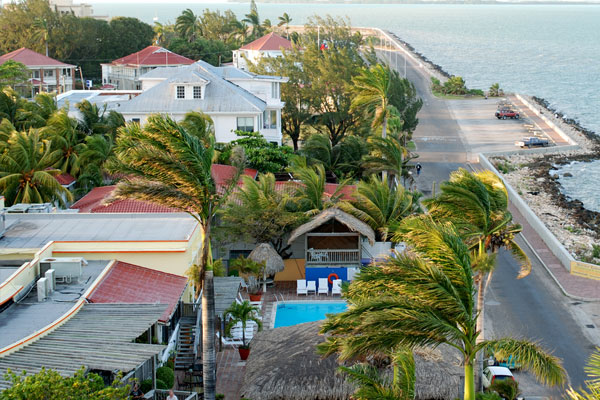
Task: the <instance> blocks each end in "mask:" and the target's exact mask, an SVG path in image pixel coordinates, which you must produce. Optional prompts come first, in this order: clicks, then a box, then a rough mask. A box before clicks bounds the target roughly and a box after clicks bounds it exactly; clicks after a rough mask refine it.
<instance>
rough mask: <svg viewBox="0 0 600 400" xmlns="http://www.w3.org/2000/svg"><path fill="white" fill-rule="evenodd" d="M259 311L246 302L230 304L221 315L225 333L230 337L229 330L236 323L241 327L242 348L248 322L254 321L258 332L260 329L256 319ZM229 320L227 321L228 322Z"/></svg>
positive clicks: (260, 324) (260, 326)
mask: <svg viewBox="0 0 600 400" xmlns="http://www.w3.org/2000/svg"><path fill="white" fill-rule="evenodd" d="M258 312H259V309H258V307H256V306H253V305H252V304H250V302H249V301H248V300H245V301H244V302H242V303H237V302H234V303H232V304H231V305H230V306H229V308H228V309H227V310H225V313H224V314H223V320H224V321H227V325H226V326H225V333H226V334H227V335H230V332H231V328H233V327H234V326H235V325H237V324H238V323H241V325H242V346H240V347H246V346H247V344H246V326H247V324H248V322H249V321H254V322H255V323H256V324H257V325H258V330H261V329H262V321H261V320H260V318H259V317H258ZM228 319H229V320H228Z"/></svg>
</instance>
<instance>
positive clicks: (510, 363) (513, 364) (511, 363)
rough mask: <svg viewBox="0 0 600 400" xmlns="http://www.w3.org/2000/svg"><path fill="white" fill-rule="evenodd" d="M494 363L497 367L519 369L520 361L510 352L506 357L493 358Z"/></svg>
mask: <svg viewBox="0 0 600 400" xmlns="http://www.w3.org/2000/svg"><path fill="white" fill-rule="evenodd" d="M494 365H497V366H499V367H506V368H508V369H521V363H520V362H519V360H517V357H515V356H514V355H512V354H510V355H509V356H508V357H506V359H503V360H499V359H495V363H494Z"/></svg>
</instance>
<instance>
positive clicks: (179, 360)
mask: <svg viewBox="0 0 600 400" xmlns="http://www.w3.org/2000/svg"><path fill="white" fill-rule="evenodd" d="M195 332H196V318H195V317H183V318H181V319H180V320H179V334H178V336H177V354H176V355H175V369H176V370H178V369H186V368H189V367H190V365H192V364H193V363H194V357H195V356H194V334H195Z"/></svg>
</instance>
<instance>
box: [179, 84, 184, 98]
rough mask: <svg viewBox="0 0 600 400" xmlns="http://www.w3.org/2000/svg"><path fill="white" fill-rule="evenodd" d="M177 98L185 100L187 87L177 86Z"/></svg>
mask: <svg viewBox="0 0 600 400" xmlns="http://www.w3.org/2000/svg"><path fill="white" fill-rule="evenodd" d="M177 98H178V99H185V86H177Z"/></svg>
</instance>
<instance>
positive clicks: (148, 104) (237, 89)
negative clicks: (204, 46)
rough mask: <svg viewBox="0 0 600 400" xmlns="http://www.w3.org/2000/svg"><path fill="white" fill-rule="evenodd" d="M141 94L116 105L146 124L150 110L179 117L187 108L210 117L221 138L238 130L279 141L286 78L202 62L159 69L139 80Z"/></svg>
mask: <svg viewBox="0 0 600 400" xmlns="http://www.w3.org/2000/svg"><path fill="white" fill-rule="evenodd" d="M139 80H140V82H141V87H142V93H141V94H140V95H138V96H137V97H135V98H133V99H131V100H129V101H127V102H121V103H119V106H118V107H115V108H113V109H114V110H115V111H118V112H120V113H122V114H123V116H124V117H125V119H126V120H128V121H137V122H140V123H141V124H144V123H145V121H146V119H147V118H148V116H149V115H150V114H154V113H164V114H168V115H170V116H171V117H172V118H174V119H175V120H181V119H183V117H184V116H185V114H186V113H187V112H190V111H201V112H203V113H205V114H207V115H209V116H210V117H211V118H212V120H213V122H214V127H215V138H216V141H217V142H221V143H228V142H231V141H233V140H236V139H237V138H238V137H237V135H236V134H235V132H234V131H236V130H241V131H247V132H260V134H262V136H263V137H264V138H265V139H267V140H268V141H269V142H273V143H277V144H278V145H281V109H282V108H283V105H284V103H283V102H282V101H281V96H280V85H281V83H283V82H287V78H283V77H278V76H266V75H256V74H253V73H250V72H247V71H242V70H240V69H237V68H235V67H232V66H224V67H214V66H212V65H210V64H208V63H206V62H204V61H198V62H196V63H194V64H192V65H188V66H182V67H177V68H157V69H154V70H152V71H150V72H148V73H146V74H144V75H142V76H141V77H140V78H139Z"/></svg>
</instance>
